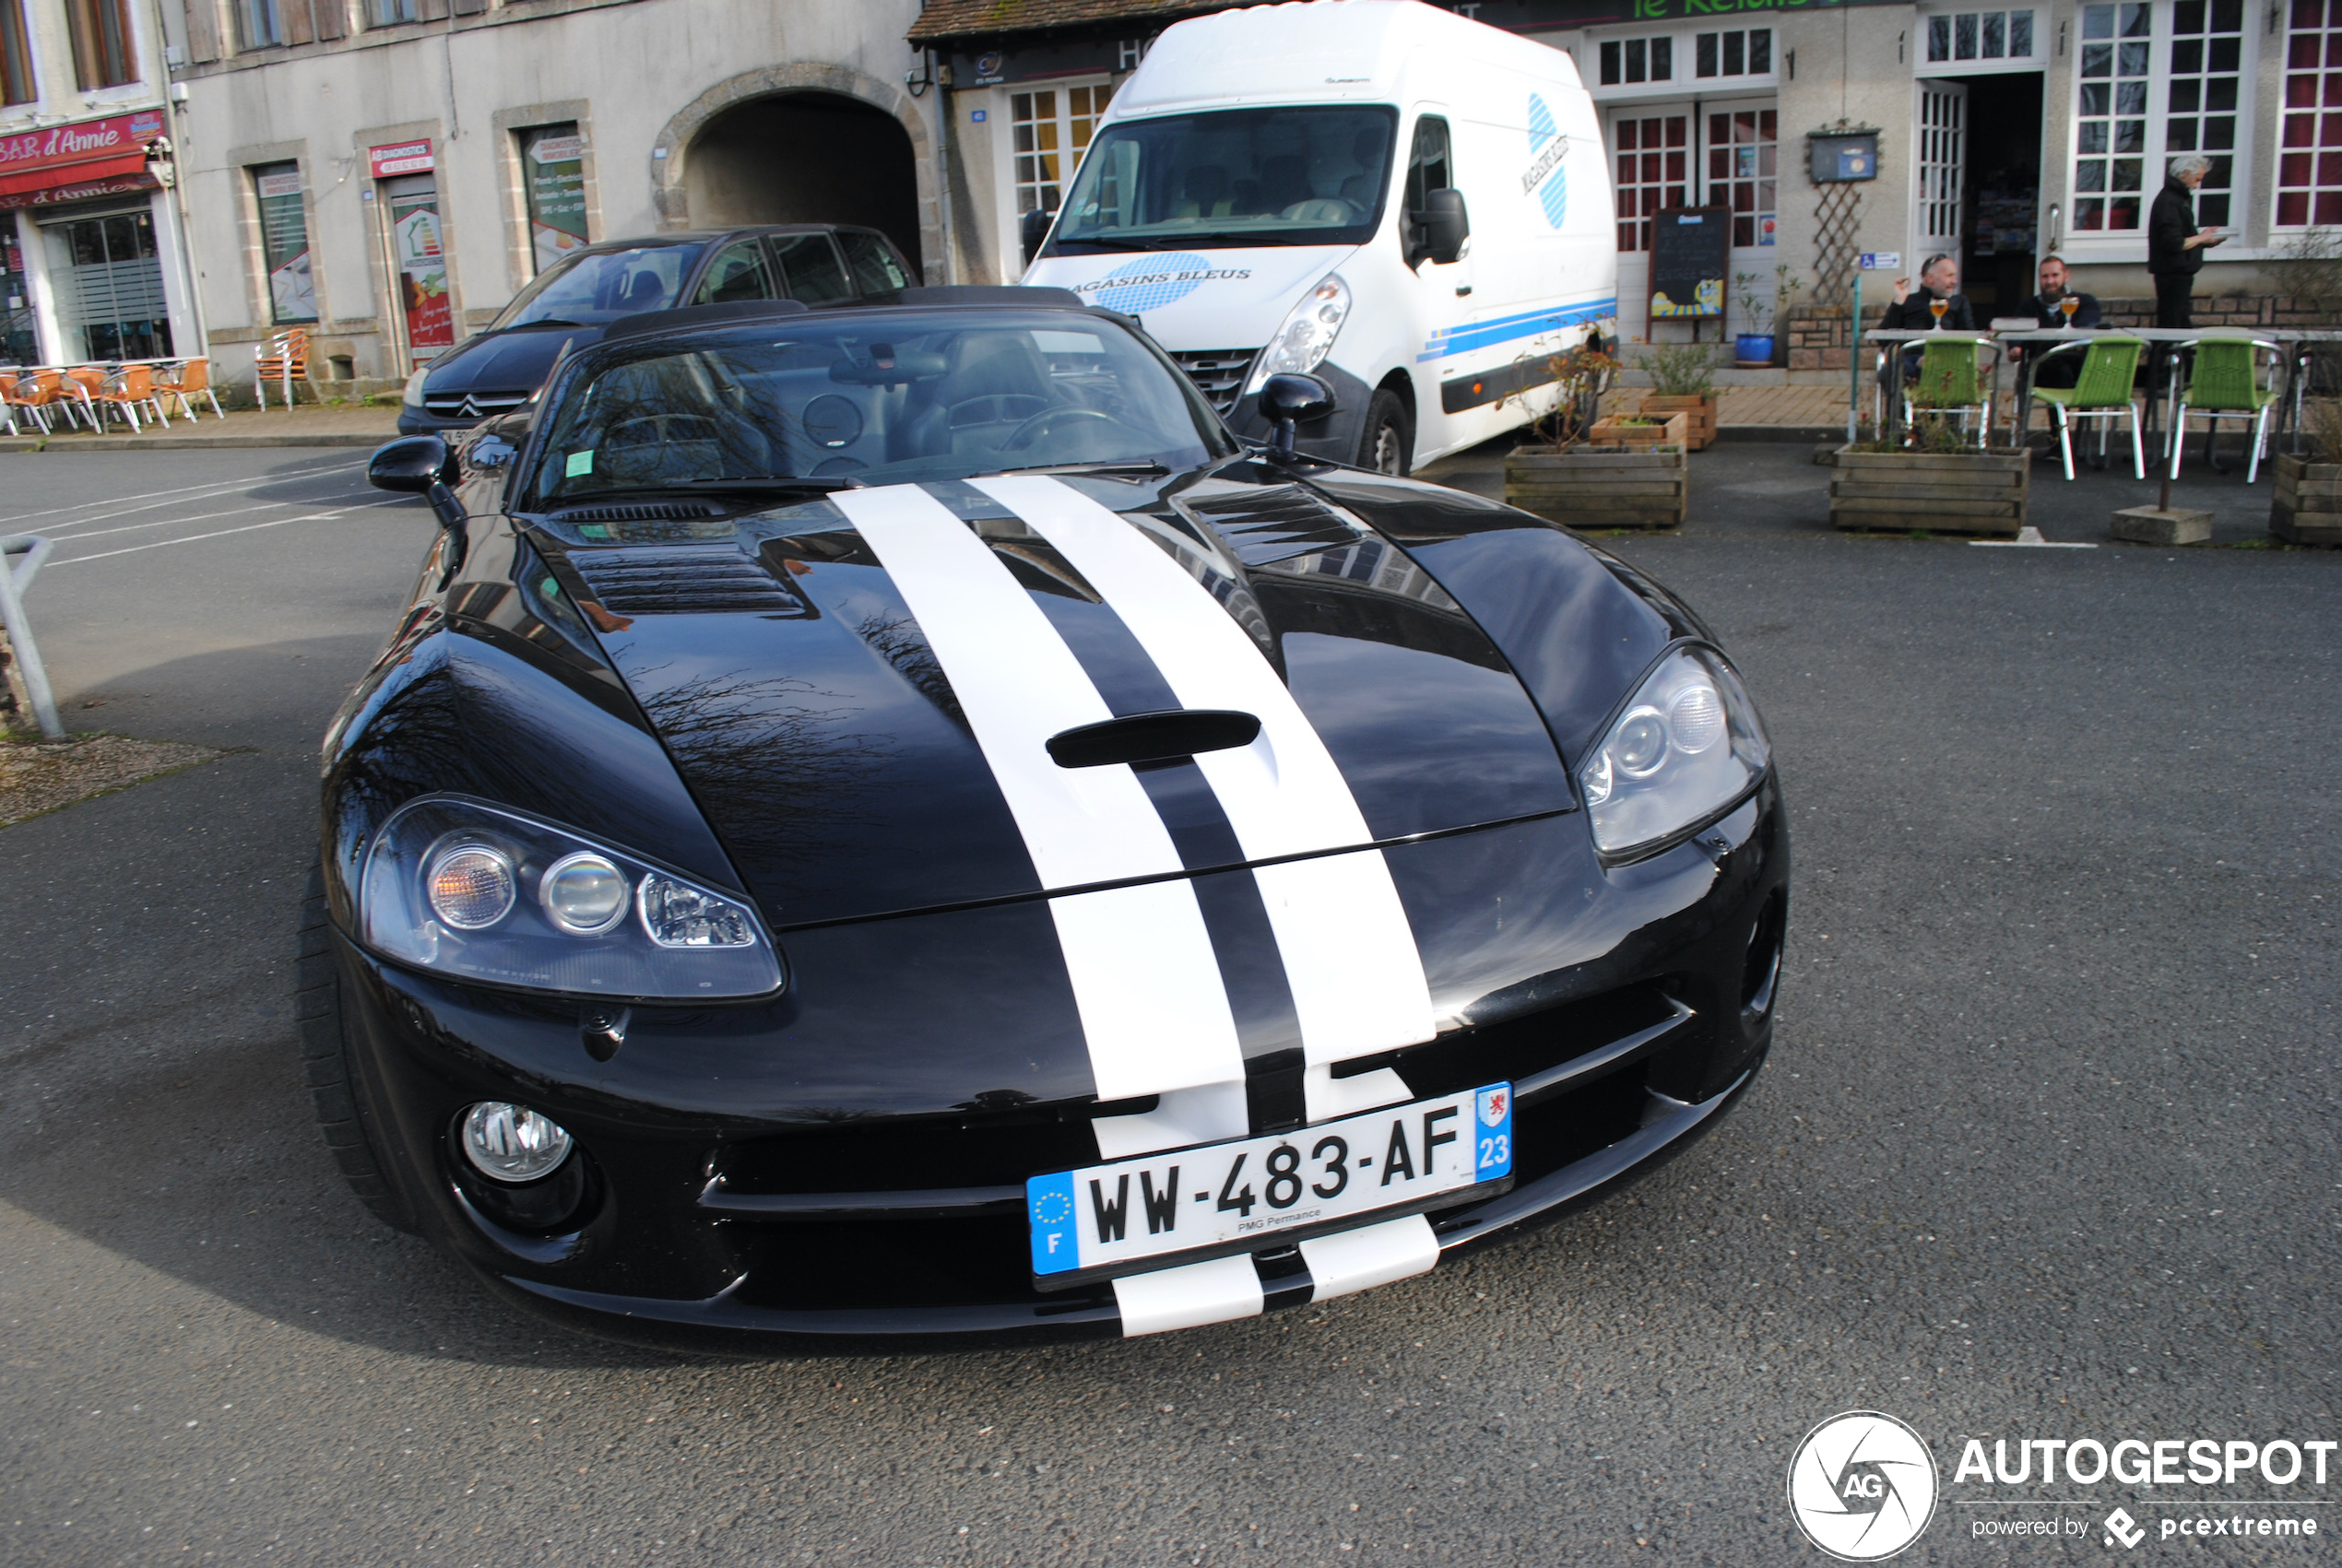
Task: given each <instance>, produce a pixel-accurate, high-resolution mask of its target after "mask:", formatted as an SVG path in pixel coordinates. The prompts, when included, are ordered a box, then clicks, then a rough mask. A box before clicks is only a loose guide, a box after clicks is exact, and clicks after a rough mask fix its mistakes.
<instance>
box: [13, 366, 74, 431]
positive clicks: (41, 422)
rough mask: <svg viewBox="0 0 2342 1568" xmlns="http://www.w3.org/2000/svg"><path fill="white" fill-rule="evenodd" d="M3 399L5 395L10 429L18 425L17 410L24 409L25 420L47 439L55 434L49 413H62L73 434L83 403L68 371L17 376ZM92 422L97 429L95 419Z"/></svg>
mask: <svg viewBox="0 0 2342 1568" xmlns="http://www.w3.org/2000/svg"><path fill="white" fill-rule="evenodd" d="M5 396H6V400H7V405H8V411H9V415H10V421H9V422H10V424H11V426H13V425H14V423H15V418H14V416H15V413H16V410H18V409H19V408H21V409H23V410H24V411H25V416H26V418H28V419H30V420H31V421H32V422H33V424H34V425H35V426H36V427H37V428H38V429H39V430H40V431H41V434H42V435H44V436H45V435H51V434H53V433H54V431H53V429H52V427H51V425H50V423H49V410H51V409H52V408H55V409H60V410H62V411H63V412H64V414H65V428H66V429H67V430H71V429H72V428H73V426H74V424H75V422H76V421H75V409H76V406H77V404H80V403H81V402H82V401H83V399H82V394H81V388H80V386H79V385H77V383H73V382H70V381H67V380H66V379H65V371H53V370H32V371H22V372H20V373H19V374H18V377H17V379H16V384H15V385H13V386H11V387H9V388H8V389H7V391H6V394H5ZM92 422H93V425H94V419H93V421H92Z"/></svg>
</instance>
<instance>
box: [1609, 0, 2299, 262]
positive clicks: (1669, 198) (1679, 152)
mask: <svg viewBox="0 0 2342 1568" xmlns="http://www.w3.org/2000/svg"><path fill="white" fill-rule="evenodd" d="M2336 4H2337V5H2342V0H2336ZM1610 129H1611V137H1612V139H1613V140H1614V141H1615V142H1616V143H1617V153H1616V157H1617V159H1618V248H1619V249H1620V250H1621V251H1648V250H1649V249H1650V220H1651V218H1654V217H1656V216H1657V215H1658V214H1659V212H1660V211H1661V210H1662V208H1666V207H1671V206H1686V205H1687V202H1686V197H1687V196H1688V195H1689V194H1690V186H1689V184H1688V183H1687V178H1686V177H1687V176H1688V175H1689V174H1690V172H1691V168H1690V164H1691V149H1690V147H1688V145H1686V144H1687V143H1688V140H1689V134H1690V130H1691V117H1690V116H1689V115H1686V114H1644V115H1638V116H1634V117H1631V118H1630V117H1628V116H1626V115H1623V114H1622V115H1620V116H1619V117H1618V118H1617V119H1615V120H1614V121H1612V122H1611V127H1610Z"/></svg>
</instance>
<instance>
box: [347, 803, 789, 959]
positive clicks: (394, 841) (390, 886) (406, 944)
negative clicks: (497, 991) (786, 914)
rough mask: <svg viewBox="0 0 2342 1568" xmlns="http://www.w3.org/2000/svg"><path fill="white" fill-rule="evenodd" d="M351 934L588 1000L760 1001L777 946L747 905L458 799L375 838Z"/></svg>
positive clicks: (398, 816)
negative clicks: (745, 998) (356, 931)
mask: <svg viewBox="0 0 2342 1568" xmlns="http://www.w3.org/2000/svg"><path fill="white" fill-rule="evenodd" d="M358 928H359V934H360V937H361V940H363V941H364V942H365V944H366V945H367V946H368V947H370V948H372V949H374V950H375V951H376V952H379V953H381V954H383V955H384V956H385V957H387V958H391V959H395V960H397V961H400V962H402V963H410V964H413V965H415V966H416V967H417V968H419V969H428V970H433V971H436V972H438V973H444V974H452V975H456V976H460V977H461V978H464V979H467V980H479V981H484V982H487V983H488V984H495V985H514V986H519V987H522V988H525V989H527V990H532V991H560V992H566V993H571V994H576V995H586V996H624V997H643V998H671V999H675V1000H683V999H686V998H688V999H692V1000H700V1001H705V1000H710V999H713V998H716V997H725V996H767V995H769V994H771V993H772V992H774V991H775V990H777V989H779V987H780V985H781V984H782V980H783V974H782V970H781V961H780V956H779V954H778V953H777V952H776V951H775V949H774V947H773V943H772V939H771V938H770V937H767V936H766V935H765V934H764V932H763V927H762V925H760V924H759V923H758V921H757V918H756V914H755V912H754V911H753V910H751V909H750V908H749V906H748V905H747V904H746V903H744V902H740V901H739V900H737V899H733V898H727V897H726V896H725V895H724V894H722V893H718V892H714V891H711V890H708V889H706V888H703V887H701V886H699V885H698V884H697V883H695V882H692V881H689V880H687V879H685V878H681V877H679V876H677V875H676V874H675V873H673V872H672V871H668V870H667V869H666V868H664V867H658V866H655V865H652V864H651V863H650V862H648V861H646V860H643V859H640V858H637V857H636V856H633V855H628V854H626V853H624V852H623V851H621V850H618V849H613V848H611V847H610V846H609V845H607V844H597V843H590V842H588V841H587V840H585V839H582V838H580V837H578V836H577V835H576V834H575V833H573V832H570V831H566V830H564V829H561V828H556V827H553V826H551V825H550V823H545V822H540V821H538V820H536V819H534V818H530V817H525V816H522V815H521V814H520V813H518V812H515V811H510V810H507V809H505V808H502V807H495V806H488V805H485V804H483V803H481V802H479V801H476V800H467V799H464V798H462V797H461V796H426V797H425V798H423V799H420V800H413V801H409V802H408V803H407V804H406V805H405V806H402V807H400V808H398V809H397V810H396V812H394V813H393V814H392V815H391V818H390V820H389V821H387V822H385V823H384V824H383V829H382V831H380V832H378V833H376V834H375V835H374V842H373V847H372V848H371V849H369V850H368V852H367V855H366V866H365V869H364V871H363V872H362V873H361V876H360V878H359V890H358Z"/></svg>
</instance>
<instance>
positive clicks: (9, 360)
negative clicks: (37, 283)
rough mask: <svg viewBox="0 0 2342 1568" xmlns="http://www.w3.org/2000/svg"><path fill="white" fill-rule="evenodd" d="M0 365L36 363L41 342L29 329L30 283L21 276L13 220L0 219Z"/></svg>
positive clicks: (30, 318)
mask: <svg viewBox="0 0 2342 1568" xmlns="http://www.w3.org/2000/svg"><path fill="white" fill-rule="evenodd" d="M0 230H5V231H0V365H30V364H35V363H37V362H39V360H40V359H41V345H40V341H39V339H38V338H37V337H36V336H34V334H33V329H32V284H31V282H30V280H29V279H28V278H26V277H25V275H24V252H23V251H21V250H20V249H18V245H17V233H16V219H15V218H13V217H8V218H0Z"/></svg>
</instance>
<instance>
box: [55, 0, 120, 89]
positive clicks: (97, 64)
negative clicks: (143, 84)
mask: <svg viewBox="0 0 2342 1568" xmlns="http://www.w3.org/2000/svg"><path fill="white" fill-rule="evenodd" d="M65 29H66V30H67V31H68V32H70V33H71V34H72V35H73V75H74V85H75V86H77V87H78V88H80V89H81V90H82V91H84V92H89V91H92V90H93V89H95V88H110V87H121V86H122V85H123V84H124V83H125V82H135V81H136V80H137V79H138V62H137V59H136V55H135V53H134V52H133V51H132V49H131V47H130V7H129V6H127V5H126V4H125V3H124V0H65Z"/></svg>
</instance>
